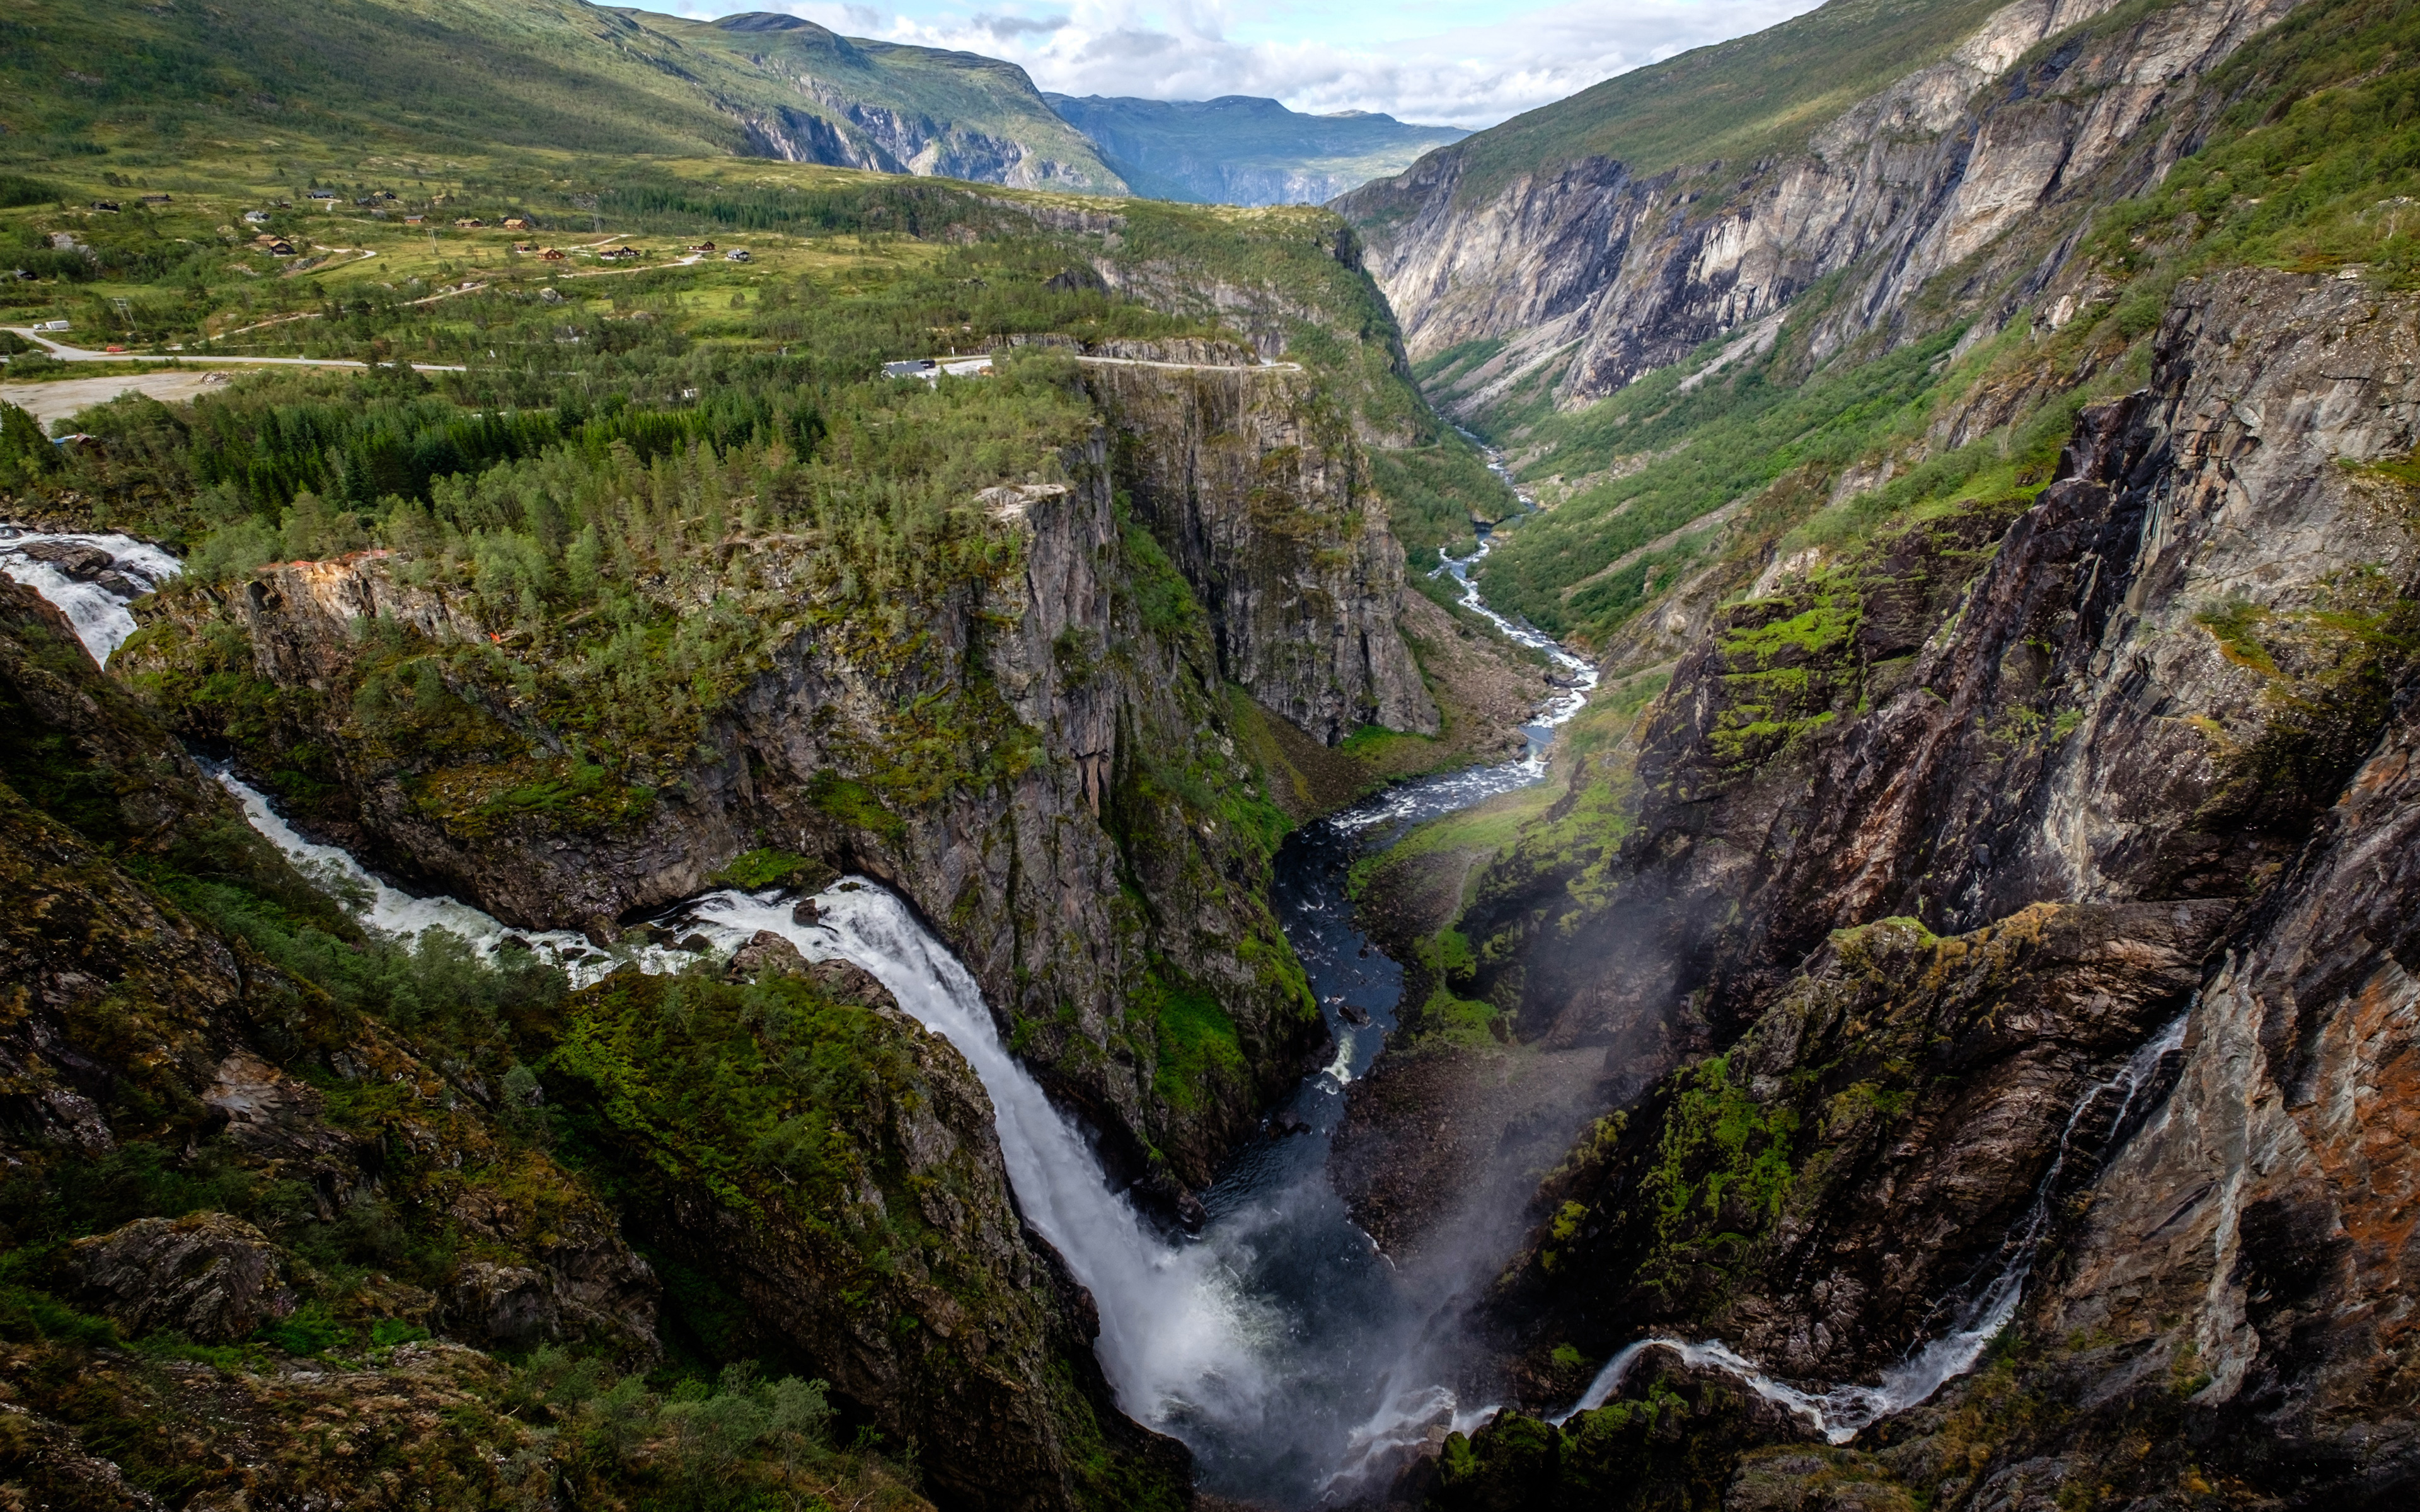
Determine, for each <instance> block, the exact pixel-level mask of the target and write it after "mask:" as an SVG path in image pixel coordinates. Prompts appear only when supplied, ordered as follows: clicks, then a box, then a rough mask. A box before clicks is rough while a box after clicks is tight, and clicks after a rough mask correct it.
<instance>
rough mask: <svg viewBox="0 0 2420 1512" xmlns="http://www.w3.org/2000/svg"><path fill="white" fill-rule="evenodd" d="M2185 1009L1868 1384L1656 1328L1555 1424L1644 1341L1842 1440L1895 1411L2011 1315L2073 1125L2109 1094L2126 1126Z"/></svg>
mask: <svg viewBox="0 0 2420 1512" xmlns="http://www.w3.org/2000/svg"><path fill="white" fill-rule="evenodd" d="M2191 1017H2192V1014H2191V1013H2190V1011H2188V1012H2185V1013H2180V1014H2178V1015H2177V1017H2176V1018H2175V1019H2174V1020H2173V1021H2172V1022H2171V1023H2169V1025H2168V1026H2167V1027H2165V1028H2164V1029H2162V1030H2161V1031H2160V1032H2159V1033H2158V1034H2156V1035H2154V1036H2153V1037H2152V1038H2151V1040H2150V1041H2149V1043H2148V1044H2145V1045H2144V1046H2143V1047H2142V1048H2141V1049H2139V1050H2137V1051H2135V1052H2134V1054H2133V1056H2132V1057H2129V1058H2128V1059H2127V1061H2126V1063H2125V1064H2124V1065H2122V1066H2120V1067H2119V1068H2118V1070H2117V1072H2115V1073H2113V1074H2112V1075H2111V1076H2110V1077H2109V1078H2108V1079H2107V1080H2105V1081H2102V1082H2099V1083H2097V1084H2095V1085H2094V1086H2093V1087H2092V1088H2090V1089H2089V1090H2087V1091H2086V1093H2085V1094H2084V1096H2082V1097H2081V1098H2079V1099H2077V1100H2076V1103H2075V1106H2074V1107H2073V1108H2072V1109H2071V1110H2070V1112H2069V1114H2068V1117H2067V1127H2066V1128H2065V1129H2064V1130H2062V1131H2061V1132H2060V1134H2059V1136H2058V1149H2057V1152H2056V1153H2055V1155H2053V1156H2052V1158H2051V1163H2050V1169H2049V1170H2047V1171H2045V1172H2043V1173H2042V1179H2041V1181H2040V1184H2039V1185H2037V1186H2036V1187H2035V1189H2034V1200H2033V1206H2032V1207H2031V1208H2030V1209H2028V1210H2027V1211H2026V1213H2025V1217H2024V1222H2023V1223H2021V1224H2019V1225H2018V1226H2017V1228H2016V1230H2015V1232H2014V1233H2013V1234H2011V1235H2010V1236H2009V1242H2008V1245H2007V1248H2008V1252H2009V1257H2008V1259H2007V1261H2006V1262H2005V1263H2004V1264H2003V1265H2002V1266H2001V1268H2000V1270H1999V1272H1998V1273H1996V1274H1995V1275H1993V1278H1992V1281H1991V1284H1990V1285H1988V1286H1986V1287H1985V1288H1983V1289H1982V1290H1981V1291H1980V1292H1978V1293H1977V1294H1976V1296H1975V1298H1974V1300H1973V1301H1971V1302H1970V1303H1968V1304H1966V1306H1965V1307H1964V1308H1963V1309H1962V1313H1961V1317H1960V1320H1959V1322H1958V1324H1957V1326H1956V1327H1954V1328H1952V1329H1951V1330H1950V1331H1949V1332H1948V1333H1947V1334H1944V1335H1941V1336H1940V1337H1939V1338H1936V1339H1931V1340H1929V1341H1927V1342H1926V1343H1925V1344H1924V1346H1923V1347H1922V1348H1920V1349H1918V1350H1915V1351H1914V1352H1912V1353H1910V1354H1909V1355H1908V1357H1907V1358H1906V1359H1904V1360H1902V1361H1900V1363H1899V1364H1898V1365H1893V1366H1891V1367H1890V1368H1888V1369H1886V1370H1885V1371H1884V1372H1883V1373H1882V1380H1881V1381H1878V1382H1876V1383H1875V1384H1873V1385H1870V1386H1869V1385H1863V1384H1859V1383H1856V1382H1851V1383H1849V1384H1846V1385H1838V1386H1834V1387H1831V1388H1830V1389H1829V1390H1826V1391H1820V1392H1809V1391H1803V1390H1801V1389H1799V1388H1798V1387H1796V1386H1792V1385H1791V1384H1790V1383H1789V1382H1787V1381H1779V1380H1776V1379H1775V1378H1774V1377H1772V1376H1770V1375H1767V1374H1766V1373H1765V1371H1764V1369H1763V1367H1762V1366H1761V1365H1758V1364H1756V1362H1754V1361H1753V1360H1749V1359H1747V1358H1746V1357H1745V1356H1743V1355H1741V1354H1740V1353H1739V1352H1738V1351H1737V1350H1732V1349H1731V1348H1730V1346H1728V1345H1726V1344H1724V1343H1723V1342H1722V1341H1721V1340H1719V1339H1700V1340H1697V1341H1694V1342H1692V1341H1689V1340H1685V1339H1677V1338H1666V1337H1661V1336H1656V1337H1649V1338H1643V1339H1639V1340H1637V1341H1636V1342H1634V1343H1631V1344H1627V1345H1625V1346H1623V1347H1622V1348H1621V1350H1619V1351H1617V1352H1616V1353H1615V1355H1614V1357H1613V1358H1612V1359H1610V1360H1608V1361H1606V1365H1605V1368H1604V1369H1602V1370H1600V1371H1598V1372H1597V1375H1596V1379H1595V1380H1594V1381H1590V1382H1589V1388H1588V1390H1587V1391H1586V1392H1585V1393H1583V1394H1582V1395H1581V1396H1580V1399H1579V1400H1578V1401H1577V1402H1575V1403H1574V1404H1573V1405H1572V1407H1571V1408H1570V1409H1569V1410H1568V1411H1566V1412H1561V1413H1559V1414H1557V1415H1556V1416H1555V1417H1553V1418H1551V1419H1550V1420H1549V1421H1551V1422H1553V1423H1555V1424H1557V1425H1558V1426H1559V1425H1561V1424H1563V1423H1565V1422H1568V1421H1569V1420H1570V1419H1571V1418H1573V1417H1574V1416H1575V1415H1577V1414H1578V1413H1581V1412H1593V1411H1594V1410H1595V1409H1597V1408H1600V1407H1603V1406H1604V1405H1605V1404H1606V1402H1607V1401H1609V1400H1611V1399H1612V1397H1613V1394H1614V1393H1615V1392H1616V1391H1619V1390H1620V1389H1621V1383H1622V1381H1624V1380H1625V1379H1627V1378H1628V1376H1629V1374H1630V1371H1631V1367H1632V1366H1634V1365H1637V1363H1638V1360H1639V1357H1640V1356H1641V1355H1643V1354H1645V1353H1646V1352H1647V1351H1648V1350H1657V1349H1660V1350H1670V1351H1671V1352H1672V1353H1674V1354H1676V1355H1678V1356H1680V1358H1681V1362H1682V1364H1683V1365H1688V1366H1690V1367H1691V1368H1693V1369H1708V1368H1711V1369H1715V1370H1721V1371H1723V1372H1725V1373H1727V1374H1729V1375H1730V1376H1732V1377H1733V1378H1735V1379H1736V1380H1738V1381H1739V1382H1740V1383H1741V1384H1742V1385H1744V1386H1745V1387H1747V1388H1748V1389H1749V1390H1750V1391H1753V1392H1755V1393H1756V1394H1757V1395H1758V1396H1761V1397H1763V1398H1764V1399H1765V1400H1767V1401H1769V1402H1774V1403H1776V1404H1778V1405H1779V1406H1782V1407H1785V1408H1787V1409H1789V1410H1790V1411H1791V1412H1795V1413H1797V1414H1798V1415H1799V1416H1801V1417H1804V1418H1806V1419H1807V1421H1808V1422H1809V1423H1811V1424H1812V1425H1814V1427H1815V1429H1816V1431H1817V1432H1819V1433H1822V1434H1823V1437H1824V1438H1825V1439H1826V1440H1828V1441H1830V1442H1831V1443H1848V1442H1849V1441H1850V1440H1851V1439H1854V1438H1855V1437H1856V1436H1857V1433H1858V1431H1859V1430H1860V1429H1862V1428H1864V1427H1867V1426H1868V1425H1869V1424H1872V1423H1875V1422H1879V1421H1880V1420H1881V1419H1883V1418H1885V1417H1888V1416H1889V1415H1891V1414H1892V1413H1893V1412H1904V1411H1905V1410H1907V1409H1908V1408H1911V1407H1916V1406H1918V1405H1921V1404H1922V1403H1924V1402H1925V1401H1927V1400H1929V1399H1931V1396H1932V1394H1933V1393H1934V1392H1936V1391H1939V1390H1940V1389H1941V1388H1942V1387H1943V1386H1945V1385H1947V1384H1948V1383H1949V1382H1950V1381H1955V1380H1957V1379H1958V1378H1959V1377H1960V1376H1962V1375H1964V1374H1966V1372H1968V1371H1969V1370H1972V1369H1974V1368H1975V1364H1976V1362H1977V1361H1978V1360H1980V1359H1982V1357H1983V1351H1984V1350H1987V1349H1989V1348H1990V1347H1991V1344H1992V1341H1993V1339H1994V1338H1997V1337H1998V1336H1999V1335H2000V1331H2001V1330H2002V1329H2004V1328H2006V1327H2008V1326H2009V1319H2012V1318H2014V1317H2016V1315H2017V1304H2018V1303H2019V1302H2020V1301H2021V1300H2023V1298H2024V1289H2025V1282H2026V1280H2027V1279H2029V1278H2030V1277H2031V1276H2032V1274H2033V1267H2034V1256H2035V1254H2036V1253H2037V1252H2038V1251H2039V1250H2040V1248H2041V1242H2042V1238H2043V1236H2044V1235H2045V1234H2047V1233H2048V1232H2049V1230H2050V1223H2051V1215H2052V1212H2053V1211H2054V1210H2055V1205H2056V1202H2057V1196H2058V1186H2059V1179H2060V1177H2062V1176H2064V1175H2065V1174H2066V1172H2067V1161H2068V1156H2069V1155H2070V1154H2071V1153H2072V1152H2073V1147H2074V1142H2075V1131H2076V1128H2077V1126H2078V1125H2079V1124H2080V1123H2082V1122H2083V1120H2084V1118H2085V1116H2086V1114H2087V1113H2088V1112H2090V1111H2091V1110H2092V1109H2094V1108H2095V1107H2098V1106H2100V1105H2101V1104H2102V1101H2103V1100H2104V1099H2106V1098H2109V1097H2112V1096H2115V1097H2116V1098H2117V1099H2118V1105H2117V1107H2116V1108H2115V1109H2114V1110H2113V1111H2112V1112H2111V1114H2110V1121H2109V1132H2110V1134H2111V1135H2112V1136H2113V1137H2115V1136H2117V1135H2118V1134H2122V1133H2123V1132H2124V1129H2125V1125H2126V1120H2127V1119H2128V1117H2129V1116H2130V1115H2132V1114H2133V1112H2134V1111H2135V1101H2136V1099H2138V1098H2139V1097H2140V1096H2141V1095H2142V1093H2143V1090H2144V1088H2147V1087H2149V1086H2150V1085H2151V1082H2152V1080H2153V1079H2154V1077H2155V1076H2156V1075H2157V1074H2158V1072H2159V1070H2160V1063H2161V1062H2162V1061H2164V1060H2165V1059H2166V1058H2167V1057H2169V1056H2171V1055H2173V1054H2175V1053H2176V1052H2177V1051H2178V1050H2179V1049H2180V1048H2182V1047H2183V1045H2184V1042H2185V1025H2186V1023H2187V1022H2188V1020H2189V1019H2190V1018H2191Z"/></svg>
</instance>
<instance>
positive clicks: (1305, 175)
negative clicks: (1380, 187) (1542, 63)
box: [1043, 95, 1469, 205]
mask: <svg viewBox="0 0 2420 1512" xmlns="http://www.w3.org/2000/svg"><path fill="white" fill-rule="evenodd" d="M1043 98H1044V99H1046V100H1048V101H1049V102H1050V108H1051V109H1053V110H1055V111H1057V112H1058V113H1059V114H1060V115H1061V116H1063V117H1064V118H1065V119H1066V120H1067V121H1068V122H1069V123H1070V124H1072V125H1073V126H1074V127H1075V128H1076V129H1077V130H1078V131H1081V132H1083V133H1084V135H1085V136H1086V137H1088V138H1090V139H1091V140H1092V142H1093V144H1094V146H1095V147H1099V148H1100V150H1101V155H1102V156H1103V157H1104V158H1105V159H1107V160H1108V161H1109V162H1110V163H1111V164H1112V165H1113V166H1114V167H1115V168H1116V169H1117V172H1118V173H1119V175H1120V176H1121V177H1124V178H1125V181H1126V183H1127V184H1128V185H1129V186H1130V187H1132V188H1133V190H1134V192H1135V193H1138V194H1148V195H1150V196H1152V197H1153V198H1155V199H1173V200H1185V201H1190V202H1192V203H1195V204H1203V205H1317V204H1321V203H1324V202H1326V201H1327V200H1331V199H1334V198H1335V197H1336V196H1337V195H1339V194H1342V193H1344V192H1345V191H1346V190H1349V189H1354V188H1357V187H1358V186H1360V185H1362V184H1365V183H1368V182H1369V181H1370V180H1371V179H1373V178H1376V177H1382V176H1384V175H1387V174H1391V173H1395V172H1398V171H1400V170H1401V169H1403V168H1404V167H1405V166H1407V165H1408V164H1409V163H1410V162H1412V160H1413V159H1415V158H1417V157H1419V155H1420V154H1421V153H1423V152H1425V151H1427V150H1429V149H1430V148H1431V147H1441V146H1444V145H1445V144H1447V143H1450V142H1457V141H1460V140H1461V139H1462V138H1463V137H1465V136H1467V135H1468V134H1469V133H1468V132H1466V131H1463V130H1462V129H1460V128H1459V127H1452V126H1406V125H1405V124H1404V123H1403V122H1402V121H1399V120H1396V119H1395V118H1394V117H1393V116H1379V115H1373V114H1372V113H1370V112H1367V111H1343V112H1340V113H1338V114H1336V115H1332V116H1305V115H1301V114H1298V113H1296V112H1295V111H1291V110H1288V109H1286V108H1285V107H1284V106H1283V105H1281V104H1280V103H1278V102H1277V101H1276V100H1261V99H1256V98H1254V97H1252V96H1249V95H1222V96H1220V97H1219V98H1218V99H1217V100H1131V99H1112V98H1105V97H1103V96H1100V95H1088V96H1085V97H1083V98H1081V99H1078V98H1077V97H1076V96H1073V95H1045V96H1044V97H1043Z"/></svg>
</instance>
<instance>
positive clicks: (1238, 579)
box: [1085, 352, 1438, 746]
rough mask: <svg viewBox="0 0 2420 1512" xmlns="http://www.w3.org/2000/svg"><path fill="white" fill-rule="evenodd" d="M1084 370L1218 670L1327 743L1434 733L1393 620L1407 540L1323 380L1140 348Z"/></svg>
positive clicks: (1124, 478)
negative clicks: (1190, 361)
mask: <svg viewBox="0 0 2420 1512" xmlns="http://www.w3.org/2000/svg"><path fill="white" fill-rule="evenodd" d="M1134 355H1135V357H1137V358H1142V359H1145V360H1151V359H1156V360H1159V361H1163V362H1164V361H1168V360H1169V359H1168V358H1167V357H1164V356H1162V355H1161V354H1159V353H1157V352H1137V353H1135V354H1134ZM1085 379H1086V382H1087V383H1088V384H1089V385H1090V386H1091V388H1092V389H1093V392H1094V393H1095V394H1097V395H1098V396H1099V398H1100V400H1101V404H1102V408H1103V409H1104V411H1105V412H1106V413H1107V414H1108V415H1109V418H1110V422H1111V424H1114V425H1115V426H1116V427H1117V431H1118V447H1117V452H1116V463H1117V481H1118V484H1119V485H1120V486H1122V487H1125V488H1126V489H1127V490H1129V492H1130V495H1131V497H1132V499H1133V501H1134V507H1135V510H1136V512H1137V513H1138V514H1139V515H1140V517H1141V518H1142V520H1143V521H1144V523H1146V524H1147V525H1148V526H1149V527H1150V529H1151V531H1152V533H1153V534H1154V535H1156V537H1158V539H1159V540H1160V542H1161V544H1162V545H1164V546H1165V547H1167V548H1168V551H1169V554H1170V556H1171V558H1172V559H1173V560H1174V561H1175V563H1176V564H1177V568H1178V570H1180V571H1181V572H1183V573H1184V574H1185V577H1186V580H1187V582H1189V583H1191V584H1192V585H1193V589H1194V592H1195V594H1197V595H1198V596H1199V597H1200V598H1201V600H1202V608H1203V609H1206V610H1207V611H1208V612H1209V615H1210V625H1211V635H1212V638H1213V640H1214V641H1215V643H1216V644H1217V646H1218V670H1219V673H1220V675H1222V676H1223V677H1225V678H1226V679H1227V680H1228V681H1229V682H1232V683H1235V684H1237V685H1239V686H1241V687H1244V688H1246V689H1248V690H1249V692H1250V693H1251V695H1252V696H1253V697H1254V698H1256V699H1258V700H1259V701H1260V702H1261V704H1262V706H1263V707H1264V708H1267V709H1269V710H1270V711H1271V712H1273V713H1276V714H1279V715H1282V716H1283V717H1286V718H1287V719H1289V720H1292V721H1293V722H1294V723H1295V725H1296V726H1297V727H1299V728H1300V729H1302V730H1304V731H1306V732H1308V733H1310V734H1311V735H1312V736H1313V737H1314V738H1316V739H1318V740H1321V741H1323V742H1325V743H1326V744H1327V745H1331V746H1333V745H1336V744H1338V743H1339V742H1341V741H1342V740H1343V738H1344V737H1345V736H1346V735H1349V734H1351V733H1353V732H1354V731H1356V730H1357V729H1359V728H1361V727H1362V726H1363V725H1365V724H1377V725H1381V726H1384V727H1385V728H1387V729H1388V730H1402V731H1411V732H1416V733H1420V734H1429V735H1433V734H1435V733H1437V730H1438V720H1437V710H1436V704H1435V702H1433V701H1432V700H1431V699H1430V697H1429V694H1428V690H1427V688H1425V687H1422V686H1421V683H1420V675H1419V668H1417V667H1416V666H1414V665H1413V662H1412V656H1411V653H1410V651H1408V650H1407V649H1406V648H1405V647H1404V641H1403V637H1402V636H1401V635H1400V634H1399V633H1398V632H1397V630H1396V627H1395V620H1396V614H1397V610H1398V606H1399V605H1400V604H1401V603H1402V601H1403V597H1404V551H1403V548H1402V547H1401V546H1400V545H1399V544H1397V542H1396V540H1395V538H1394V535H1393V533H1392V532H1389V531H1388V528H1387V509H1386V503H1385V501H1383V500H1381V499H1380V498H1378V497H1377V495H1376V493H1375V491H1374V490H1373V487H1372V486H1371V483H1370V479H1369V477H1368V470H1367V464H1366V462H1365V461H1364V459H1363V458H1362V457H1361V455H1360V452H1359V448H1358V445H1357V442H1356V440H1355V439H1354V437H1353V434H1352V430H1351V428H1350V426H1349V425H1347V424H1345V422H1344V421H1343V418H1342V416H1341V415H1339V414H1337V413H1335V412H1334V409H1333V406H1332V404H1330V403H1328V402H1326V401H1325V400H1324V399H1323V396H1322V394H1321V393H1320V386H1319V384H1318V382H1317V380H1315V379H1313V378H1311V377H1310V376H1308V375H1305V374H1299V373H1295V372H1292V371H1287V370H1279V369H1271V368H1261V367H1243V366H1238V367H1234V368H1200V367H1193V368H1187V369H1182V370H1180V369H1174V368H1170V367H1154V366H1142V365H1130V363H1128V362H1120V363H1093V364H1090V365H1088V366H1087V368H1086V370H1085Z"/></svg>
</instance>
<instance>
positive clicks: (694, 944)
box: [673, 934, 714, 955]
mask: <svg viewBox="0 0 2420 1512" xmlns="http://www.w3.org/2000/svg"><path fill="white" fill-rule="evenodd" d="M673 949H675V950H687V951H688V952H689V953H690V954H691V955H704V954H706V951H708V950H711V949H714V942H713V941H712V940H709V939H707V938H706V936H705V935H703V934H691V935H690V936H688V937H687V938H685V939H681V940H677V941H675V942H674V945H673Z"/></svg>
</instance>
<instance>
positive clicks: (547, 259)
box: [537, 247, 563, 263]
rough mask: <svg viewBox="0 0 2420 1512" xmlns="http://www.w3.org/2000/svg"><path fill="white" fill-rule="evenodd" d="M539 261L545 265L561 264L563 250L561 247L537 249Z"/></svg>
mask: <svg viewBox="0 0 2420 1512" xmlns="http://www.w3.org/2000/svg"><path fill="white" fill-rule="evenodd" d="M537 260H538V261H540V262H543V263H559V262H561V261H563V249H562V248H560V247H540V248H538V249H537Z"/></svg>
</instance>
